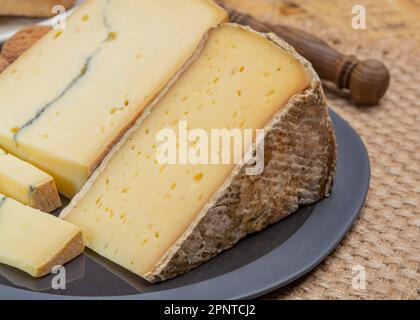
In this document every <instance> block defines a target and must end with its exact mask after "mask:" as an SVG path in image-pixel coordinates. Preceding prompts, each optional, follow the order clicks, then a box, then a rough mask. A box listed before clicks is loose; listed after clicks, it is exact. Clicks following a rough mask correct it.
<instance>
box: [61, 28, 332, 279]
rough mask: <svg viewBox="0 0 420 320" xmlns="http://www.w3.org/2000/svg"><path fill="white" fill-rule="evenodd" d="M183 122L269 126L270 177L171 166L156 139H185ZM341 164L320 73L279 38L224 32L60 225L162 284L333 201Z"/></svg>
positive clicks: (231, 168) (232, 169)
mask: <svg viewBox="0 0 420 320" xmlns="http://www.w3.org/2000/svg"><path fill="white" fill-rule="evenodd" d="M180 121H187V123H188V127H189V129H190V130H192V129H201V130H204V131H205V132H207V133H209V134H210V131H211V130H213V129H226V128H227V129H231V128H239V129H243V128H248V129H253V130H256V129H265V133H266V136H265V139H264V141H265V169H264V172H263V173H262V174H261V175H258V176H250V175H247V174H246V169H247V168H249V166H248V165H246V164H245V163H244V162H242V163H239V164H236V165H235V164H219V165H214V164H211V165H208V164H192V163H191V164H168V165H162V164H161V163H160V162H159V161H157V158H158V157H157V155H158V154H157V153H158V150H159V148H158V142H157V140H156V138H157V134H158V132H160V130H161V129H162V128H165V129H168V128H169V129H173V130H175V131H177V130H178V129H177V128H178V125H179V122H180ZM251 142H252V141H250V143H249V144H248V145H247V150H250V149H249V148H251V147H252V146H251ZM236 147H237V145H235V147H233V148H236ZM179 148H180V147H179V146H178V150H179ZM218 151H219V152H220V151H221V150H218ZM233 151H236V150H233ZM335 161H336V145H335V136H334V133H333V129H332V124H331V120H330V118H329V114H328V111H327V107H326V104H325V98H324V94H323V90H322V87H321V84H320V80H319V78H318V76H317V75H316V73H315V71H314V70H313V68H312V67H311V65H310V64H309V63H308V62H307V61H306V60H304V59H303V58H302V57H300V56H299V55H298V54H297V53H296V52H295V51H294V50H293V49H292V48H291V47H290V46H288V45H287V44H286V43H284V42H283V41H281V40H280V39H278V38H276V37H275V36H274V35H272V34H268V35H264V34H259V33H256V32H255V31H252V30H251V29H248V28H244V27H240V26H238V25H235V24H226V25H222V26H221V27H219V28H216V29H213V30H212V31H211V32H210V33H209V35H208V39H207V40H206V41H205V42H203V46H202V48H200V49H199V50H198V51H197V53H196V55H195V57H194V59H193V60H192V61H191V63H190V65H189V66H188V68H187V69H186V70H185V72H183V73H180V74H179V79H178V80H177V82H176V83H175V84H174V85H173V87H171V88H170V90H169V91H168V92H167V94H166V95H165V96H164V97H163V98H162V99H159V100H158V101H157V103H156V105H155V106H154V107H153V109H152V111H151V114H150V115H149V116H148V117H147V118H145V119H144V120H143V121H141V119H140V120H139V121H138V123H137V125H136V126H135V127H134V128H132V130H130V132H128V133H127V135H126V136H125V138H124V139H123V140H122V141H121V142H120V143H119V144H118V145H117V146H116V147H115V149H114V150H113V151H112V153H111V154H110V156H109V157H107V159H106V160H105V161H104V163H103V164H102V165H101V166H100V168H99V169H98V170H97V172H96V173H95V174H94V175H93V176H92V178H91V179H90V180H89V181H88V182H87V184H86V185H85V187H84V188H83V189H82V191H81V192H80V193H79V194H78V195H77V196H76V197H75V198H74V199H73V201H72V202H71V203H70V205H69V206H68V207H67V208H66V209H64V211H63V213H62V217H63V218H64V219H66V220H67V221H69V222H71V223H74V224H75V225H77V226H79V227H80V228H81V229H82V230H83V233H84V237H85V241H86V244H87V246H88V247H90V248H91V249H93V250H94V251H96V252H97V253H99V254H100V255H102V256H104V257H106V258H108V259H110V260H112V261H114V262H115V263H117V264H119V265H121V266H123V267H125V268H127V269H129V270H131V271H132V272H134V273H136V274H138V275H140V276H141V277H143V278H145V279H147V280H148V281H150V282H158V281H162V280H166V279H169V278H172V277H175V276H177V275H179V274H182V273H185V272H187V271H189V270H190V269H192V268H194V267H197V266H198V265H200V264H201V263H203V262H205V261H207V260H208V259H210V258H212V257H214V256H215V255H217V254H218V253H220V252H222V251H223V250H226V249H228V248H230V247H232V246H233V245H234V244H235V243H237V242H238V241H239V240H240V239H242V238H244V237H245V236H246V235H247V234H250V233H252V232H256V231H260V230H262V229H264V228H265V227H267V226H268V225H270V224H273V223H275V222H277V221H279V220H280V219H282V218H284V217H286V216H287V215H289V214H290V213H292V212H294V211H295V210H297V208H298V206H299V205H307V204H311V203H314V202H316V201H318V200H320V199H323V198H324V197H326V196H328V195H329V192H330V189H331V185H332V182H333V179H334V175H335Z"/></svg>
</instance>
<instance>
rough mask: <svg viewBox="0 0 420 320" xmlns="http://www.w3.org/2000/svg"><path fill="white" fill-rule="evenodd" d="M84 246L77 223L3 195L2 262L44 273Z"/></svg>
mask: <svg viewBox="0 0 420 320" xmlns="http://www.w3.org/2000/svg"><path fill="white" fill-rule="evenodd" d="M83 249H84V247H83V241H82V235H81V231H80V229H79V228H77V227H76V226H74V225H72V224H70V223H68V222H66V221H63V220H61V219H58V218H56V217H54V216H52V215H49V214H47V213H43V212H41V211H39V210H36V209H33V208H30V207H28V206H25V205H23V204H21V203H19V202H17V201H15V200H13V199H11V198H7V197H5V196H3V195H0V263H3V264H7V265H9V266H12V267H15V268H18V269H20V270H22V271H24V272H26V273H29V274H30V275H32V276H34V277H41V276H44V275H46V274H48V273H51V269H52V268H53V267H54V266H56V265H63V264H65V263H66V262H68V261H70V260H72V259H73V258H75V257H76V256H78V255H80V254H81V253H82V251H83Z"/></svg>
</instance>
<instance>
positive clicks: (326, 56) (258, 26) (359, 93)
mask: <svg viewBox="0 0 420 320" xmlns="http://www.w3.org/2000/svg"><path fill="white" fill-rule="evenodd" d="M225 8H226V7H225ZM226 10H227V11H228V12H229V15H230V20H231V21H232V22H235V23H238V24H242V25H248V26H250V27H251V28H253V29H255V30H257V31H260V32H273V33H275V34H277V35H278V36H279V37H281V38H283V39H284V40H286V41H287V42H288V43H290V44H291V45H292V46H293V47H295V49H296V51H298V52H299V53H300V54H301V55H302V56H304V57H305V58H306V59H308V60H309V61H310V62H311V63H312V65H313V66H314V68H315V70H316V71H317V72H318V74H319V76H320V77H321V78H322V79H324V80H328V81H331V82H333V83H335V85H336V86H337V87H338V88H339V89H349V90H350V95H351V98H352V99H353V100H354V101H355V102H356V103H359V104H365V105H372V104H377V103H378V102H379V101H380V100H381V98H382V97H383V96H384V95H385V93H386V91H387V90H388V87H389V84H390V79H391V77H390V73H389V70H388V69H387V67H386V66H385V65H384V64H383V63H382V62H380V61H378V60H373V59H368V60H365V61H360V60H358V59H357V57H356V56H354V55H344V54H342V53H340V52H338V51H337V50H336V49H334V48H333V47H331V46H330V45H329V44H327V43H326V42H325V41H323V40H321V39H319V38H317V37H315V36H313V35H311V34H309V33H307V32H305V31H303V30H300V29H297V28H293V27H287V26H283V25H272V24H268V23H263V22H261V21H259V20H257V19H255V18H254V17H252V16H250V15H247V14H243V13H239V12H237V11H236V10H234V9H231V8H226Z"/></svg>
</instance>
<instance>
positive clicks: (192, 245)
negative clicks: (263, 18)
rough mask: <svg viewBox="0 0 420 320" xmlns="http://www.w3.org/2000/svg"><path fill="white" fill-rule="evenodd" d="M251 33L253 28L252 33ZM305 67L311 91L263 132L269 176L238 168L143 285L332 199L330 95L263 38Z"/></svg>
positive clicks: (183, 270) (309, 69) (333, 156)
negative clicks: (327, 99) (306, 207)
mask: <svg viewBox="0 0 420 320" xmlns="http://www.w3.org/2000/svg"><path fill="white" fill-rule="evenodd" d="M246 29H248V30H251V29H249V28H246ZM264 36H265V37H266V38H267V39H269V40H271V41H273V42H274V43H276V44H277V45H279V46H280V47H282V48H284V49H286V50H287V51H289V52H290V53H292V54H293V56H294V57H295V58H296V59H297V60H299V61H300V62H301V63H302V64H303V65H304V66H305V69H306V71H307V73H308V75H309V77H310V79H311V84H310V87H309V88H308V89H307V90H306V91H305V92H304V93H303V94H299V95H296V96H294V97H293V98H292V99H291V100H290V101H289V103H288V104H287V105H286V107H284V108H282V109H281V110H280V111H279V112H278V113H277V114H276V115H275V116H274V117H273V119H272V120H271V121H270V123H268V124H267V126H266V127H265V132H266V138H265V170H264V173H263V174H262V175H261V176H247V175H246V174H245V169H246V166H245V165H239V166H237V167H236V168H235V169H234V170H233V172H232V174H231V175H230V177H229V178H228V179H227V180H226V181H225V183H224V184H223V186H221V187H220V188H219V190H218V191H217V192H216V194H215V195H214V196H213V199H212V200H211V201H210V202H209V203H208V204H207V205H206V207H205V208H203V209H202V211H201V212H200V213H199V214H198V216H197V218H196V219H195V220H194V222H193V223H192V224H191V225H190V227H189V228H188V229H187V230H186V231H185V233H184V234H183V235H182V236H181V237H180V239H178V241H177V242H176V243H175V244H174V245H173V246H172V247H171V249H169V250H168V252H167V253H166V254H165V255H164V257H163V258H162V259H161V260H160V261H159V263H157V264H156V266H155V268H154V269H153V270H151V271H150V272H149V273H148V274H146V276H145V279H146V280H148V281H149V282H152V283H155V282H159V281H164V280H167V279H170V278H173V277H176V276H178V275H181V274H183V273H186V272H188V271H190V270H191V269H193V268H195V267H197V266H199V265H200V264H202V263H204V262H206V261H208V260H209V259H211V258H213V257H215V256H216V255H217V254H219V253H221V252H222V251H224V250H227V249H229V248H231V247H232V246H233V245H235V244H236V243H237V242H238V241H239V240H241V239H243V238H244V237H245V236H247V235H248V234H250V233H254V232H258V231H261V230H263V229H264V228H266V227H267V226H269V225H271V224H273V223H276V222H278V221H280V220H281V219H283V218H285V217H287V216H288V215H289V214H291V213H293V212H295V211H296V210H297V209H298V207H299V206H300V205H309V204H312V203H315V202H317V201H319V200H321V199H323V198H325V197H327V196H329V193H330V191H331V187H332V184H333V181H334V178H335V168H336V142H335V135H334V131H333V127H332V122H331V119H330V117H329V114H328V109H327V106H326V102H325V96H324V92H323V89H322V86H321V83H320V80H319V77H318V75H317V74H316V73H315V71H314V70H313V68H312V66H311V65H310V63H309V62H308V61H306V60H305V59H304V58H302V57H301V56H299V55H298V54H297V53H296V51H295V50H294V49H293V48H291V47H290V46H289V45H288V44H286V43H285V42H284V41H282V40H281V39H279V38H278V37H277V36H275V35H274V34H267V35H264Z"/></svg>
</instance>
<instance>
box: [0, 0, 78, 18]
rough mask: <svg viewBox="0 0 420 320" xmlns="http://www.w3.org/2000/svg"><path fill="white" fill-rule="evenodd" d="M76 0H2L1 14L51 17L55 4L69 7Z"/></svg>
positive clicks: (0, 4)
mask: <svg viewBox="0 0 420 320" xmlns="http://www.w3.org/2000/svg"><path fill="white" fill-rule="evenodd" d="M74 2H75V0H0V16H25V17H51V16H53V15H55V14H57V11H55V10H53V9H54V6H57V5H60V6H63V7H64V8H65V9H69V8H71V7H72V6H73V5H74Z"/></svg>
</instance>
